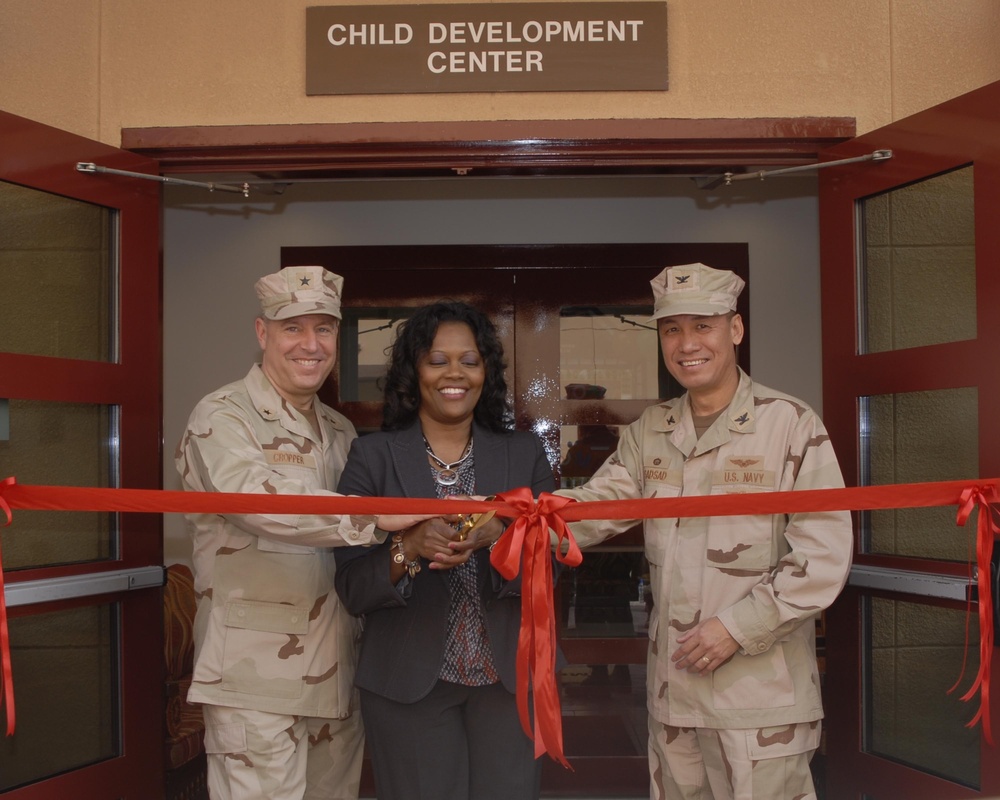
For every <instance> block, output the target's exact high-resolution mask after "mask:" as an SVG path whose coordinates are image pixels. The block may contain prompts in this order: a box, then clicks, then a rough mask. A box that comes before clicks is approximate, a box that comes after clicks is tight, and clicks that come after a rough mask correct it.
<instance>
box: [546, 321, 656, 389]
mask: <svg viewBox="0 0 1000 800" xmlns="http://www.w3.org/2000/svg"><path fill="white" fill-rule="evenodd" d="M651 314H652V310H651V309H646V308H602V307H597V306H585V307H584V306H578V307H572V308H564V309H562V310H561V311H560V320H559V376H560V378H559V379H560V385H561V386H562V388H563V391H564V392H565V396H566V397H567V399H571V400H600V399H605V400H657V399H659V398H660V378H659V363H660V356H659V339H658V337H657V334H656V325H655V324H650V322H649V317H650V315H651Z"/></svg>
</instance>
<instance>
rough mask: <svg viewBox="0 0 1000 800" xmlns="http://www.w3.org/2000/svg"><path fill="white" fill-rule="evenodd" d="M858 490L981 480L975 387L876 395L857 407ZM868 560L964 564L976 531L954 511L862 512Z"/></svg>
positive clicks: (865, 550)
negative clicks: (871, 556)
mask: <svg viewBox="0 0 1000 800" xmlns="http://www.w3.org/2000/svg"><path fill="white" fill-rule="evenodd" d="M860 413H861V425H860V430H861V432H862V441H861V448H860V451H861V459H862V479H861V482H862V484H863V485H868V486H879V485H888V484H894V483H922V482H927V481H951V480H963V479H966V478H976V477H978V476H979V422H978V420H979V395H978V391H977V389H975V388H974V387H970V388H962V389H940V390H936V391H927V392H907V393H901V394H886V395H873V396H871V397H864V398H862V399H861V403H860ZM861 525H862V549H863V551H864V552H869V553H883V554H889V555H901V556H913V557H917V558H936V559H943V560H948V561H965V560H967V559H968V556H969V552H970V550H969V539H968V537H969V536H971V535H972V533H973V532H974V531H975V526H973V525H966V526H965V527H964V528H958V527H956V525H955V509H954V508H953V507H949V506H941V507H935V508H901V509H885V510H877V511H870V512H863V513H862V515H861Z"/></svg>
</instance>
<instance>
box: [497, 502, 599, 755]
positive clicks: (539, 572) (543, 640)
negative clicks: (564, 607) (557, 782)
mask: <svg viewBox="0 0 1000 800" xmlns="http://www.w3.org/2000/svg"><path fill="white" fill-rule="evenodd" d="M497 500H500V501H503V502H505V503H507V504H509V505H510V506H511V507H512V508H514V510H515V511H517V512H518V516H517V519H515V520H514V522H513V523H512V524H511V525H510V526H509V527H508V528H507V530H506V531H504V533H503V536H501V537H500V539H499V541H497V543H496V545H495V546H494V548H493V553H492V554H491V555H490V563H491V564H493V566H494V567H495V568H496V570H497V572H499V573H500V574H501V575H503V576H504V577H505V578H507V580H512V579H513V578H515V577H516V576H517V573H518V571H519V570H520V571H522V575H521V584H522V589H521V632H520V635H519V636H518V640H517V713H518V716H519V717H520V718H521V727H522V728H524V732H525V734H526V735H527V736H528V737H529V738H531V739H533V740H534V742H535V758H538V757H539V756H540V755H541V754H542V753H548V754H549V756H551V757H552V758H553V759H554V760H555V761H558V762H559V763H560V764H562V765H563V766H564V767H566V768H567V769H572V767H570V765H569V762H567V761H566V757H565V756H564V755H563V738H562V711H561V710H560V707H559V689H558V687H557V686H556V648H555V642H556V620H555V610H554V609H553V602H552V544H551V537H550V535H549V529H550V528H551V529H552V530H553V531H555V533H556V536H557V537H558V546H557V547H556V551H555V552H556V558H557V559H558V560H559V561H561V562H562V563H563V564H567V565H568V566H571V567H575V566H578V565H579V564H580V563H581V562H582V561H583V555H582V554H581V553H580V548H579V547H578V546H577V544H576V540H575V539H574V538H573V534H571V533H570V532H569V528H567V527H566V522H565V521H564V520H563V518H562V517H561V516H560V514H559V509H561V508H563V507H564V506H566V505H568V504H569V503H572V502H574V501H572V500H570V499H568V498H566V497H558V496H556V495H554V494H549V493H547V492H543V493H542V495H541V496H540V497H539V498H538V502H537V503H536V502H535V499H534V498H533V497H532V496H531V491H530V490H529V489H527V488H525V487H521V488H519V489H514V490H513V491H510V492H505V493H504V494H498V495H497ZM563 542H567V543H568V548H567V552H566V553H563V552H562V550H563ZM529 679H530V680H531V687H532V690H533V692H534V694H533V695H532V699H533V706H534V707H533V710H534V722H535V724H534V735H532V728H531V722H530V721H531V715H530V714H529V713H528V681H529Z"/></svg>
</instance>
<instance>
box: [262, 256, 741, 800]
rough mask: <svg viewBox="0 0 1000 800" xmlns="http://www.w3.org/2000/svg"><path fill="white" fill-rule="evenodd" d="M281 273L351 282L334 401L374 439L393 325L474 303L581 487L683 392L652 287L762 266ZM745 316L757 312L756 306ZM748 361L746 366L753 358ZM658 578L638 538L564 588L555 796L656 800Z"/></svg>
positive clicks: (648, 259)
mask: <svg viewBox="0 0 1000 800" xmlns="http://www.w3.org/2000/svg"><path fill="white" fill-rule="evenodd" d="M281 260H282V265H283V266H290V265H294V264H320V265H323V266H326V267H327V268H329V269H332V270H335V271H337V272H339V273H340V274H343V275H344V277H345V285H344V286H345V293H344V294H345V311H344V321H343V324H342V335H341V359H340V378H339V380H340V384H339V387H338V386H330V387H327V390H326V392H327V394H326V397H325V399H326V400H327V402H331V403H332V404H334V405H337V406H339V408H340V409H341V410H343V411H344V413H345V414H347V415H348V416H349V417H351V419H353V420H354V421H355V423H356V424H357V426H358V428H359V430H361V431H363V430H365V429H369V430H372V429H376V428H377V427H378V425H379V423H380V421H381V403H380V401H379V398H380V396H381V395H380V392H379V390H378V388H377V387H378V378H379V377H380V376H381V375H382V374H384V364H385V354H384V349H385V347H386V345H387V344H388V343H389V342H390V341H391V335H392V334H391V331H392V328H393V327H394V325H395V324H396V323H397V322H398V320H400V319H403V318H405V317H406V316H407V315H408V313H409V311H408V309H410V308H413V307H415V306H419V305H421V304H423V303H425V302H428V301H431V300H434V299H437V298H439V297H452V298H458V299H463V300H466V301H467V302H470V303H472V304H474V305H476V306H477V307H479V308H480V309H482V310H483V311H485V312H487V313H489V314H490V315H491V317H492V318H493V320H494V321H495V322H496V324H497V325H498V327H499V329H500V333H501V336H502V338H503V340H504V347H505V353H506V355H507V361H508V376H507V377H508V384H509V386H510V387H511V389H512V392H513V397H512V400H513V404H514V412H515V417H516V421H517V426H518V428H520V429H523V430H533V431H535V432H536V433H537V434H538V435H539V436H541V437H542V439H543V440H544V441H545V443H546V444H547V446H548V451H549V457H550V461H551V462H552V466H553V469H554V470H555V471H556V474H557V477H558V478H559V480H560V482H561V483H562V485H573V484H574V483H576V482H580V481H583V480H585V479H586V477H587V476H589V475H591V474H593V472H594V471H595V470H596V469H597V467H598V466H600V464H601V463H602V462H603V461H604V459H605V458H606V457H607V456H608V455H610V453H611V452H612V451H613V449H614V447H615V444H616V442H617V436H618V431H619V430H620V429H621V426H624V425H627V424H628V423H630V422H632V421H633V420H634V419H636V418H637V417H638V416H639V415H640V414H641V413H642V411H643V409H645V408H646V407H647V406H648V405H650V404H651V403H654V402H656V401H657V400H658V399H660V398H663V397H667V396H673V395H675V394H676V393H677V387H676V386H671V385H670V384H669V382H668V381H669V376H668V374H667V373H666V370H665V369H664V368H663V366H662V358H661V357H660V354H659V342H658V337H657V335H656V330H655V327H653V326H650V325H648V323H647V320H648V319H649V316H650V315H651V313H652V292H651V289H650V286H649V281H650V279H652V278H653V277H654V276H655V275H656V274H657V273H658V272H659V271H660V270H661V269H662V268H663V267H664V266H666V265H667V264H683V263H689V262H692V261H704V262H705V263H709V264H712V265H714V266H717V267H719V268H723V269H725V268H728V269H734V270H735V271H736V272H738V273H739V274H741V275H743V276H744V277H746V275H747V264H748V253H747V248H746V246H744V245H731V244H727V245H714V244H706V245H662V244H643V245H544V246H499V245H498V246H451V247H340V248H336V247H334V248H312V247H286V248H282V259H281ZM344 265H350V266H349V267H345V266H344ZM401 265H402V266H401ZM741 303H742V304H743V305H741V308H740V310H741V312H742V313H744V314H747V312H748V306H749V298H748V296H744V297H742V298H741ZM741 352H742V358H741V364H742V365H743V366H744V368H747V367H748V366H749V364H748V360H747V359H748V354H749V347H748V346H744V347H743V348H742V350H741ZM645 574H646V566H645V560H644V557H643V543H642V533H641V529H639V528H636V529H634V530H632V531H630V532H628V533H626V534H622V535H621V536H618V537H615V538H614V539H612V540H609V541H608V542H606V543H605V544H604V545H603V546H601V547H599V548H594V549H593V550H590V551H588V552H587V553H585V556H584V563H583V564H582V565H581V566H580V567H578V568H576V569H568V570H565V571H564V572H563V575H562V576H561V578H560V581H559V585H558V586H557V588H556V604H557V626H558V635H559V639H560V646H561V647H562V650H563V652H564V653H565V655H566V658H567V659H568V661H569V662H570V666H568V667H567V668H565V669H564V670H562V671H561V673H560V676H559V685H560V701H561V704H562V713H563V735H564V751H565V753H566V757H567V759H568V760H569V762H570V763H571V764H572V766H573V769H574V771H573V772H569V771H567V770H564V769H563V768H562V767H561V766H559V765H557V764H555V763H554V762H551V761H550V760H549V759H545V764H544V772H543V778H542V790H543V795H545V796H553V797H554V796H567V795H568V796H573V797H608V796H632V797H635V796H645V795H646V794H648V791H649V769H648V762H647V756H646V691H645V680H646V677H645V664H646V648H647V645H648V638H647V636H648V629H647V620H648V616H649V608H648V606H647V603H648V602H649V597H648V596H647V595H646V593H645V580H644V576H645ZM366 789H368V790H370V789H371V783H370V782H369V781H368V779H367V778H366V779H365V781H363V783H362V794H363V795H364V791H365V790H366Z"/></svg>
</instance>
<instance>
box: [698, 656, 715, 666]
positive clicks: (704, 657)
mask: <svg viewBox="0 0 1000 800" xmlns="http://www.w3.org/2000/svg"><path fill="white" fill-rule="evenodd" d="M701 660H702V661H704V662H705V663H706V664H711V663H712V659H711V658H709V657H708V656H702V657H701Z"/></svg>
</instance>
